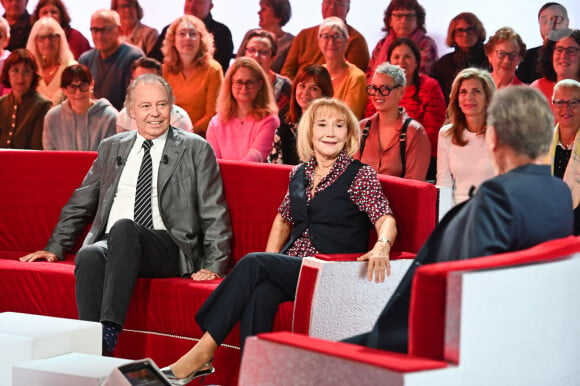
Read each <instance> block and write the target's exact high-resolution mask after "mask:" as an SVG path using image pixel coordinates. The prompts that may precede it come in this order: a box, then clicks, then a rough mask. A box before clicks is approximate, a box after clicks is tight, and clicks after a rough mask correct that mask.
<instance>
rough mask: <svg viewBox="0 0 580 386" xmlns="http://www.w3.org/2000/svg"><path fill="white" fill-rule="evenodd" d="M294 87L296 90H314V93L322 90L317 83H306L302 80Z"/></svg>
mask: <svg viewBox="0 0 580 386" xmlns="http://www.w3.org/2000/svg"><path fill="white" fill-rule="evenodd" d="M296 88H297V89H298V90H301V91H304V90H308V91H310V92H314V93H316V92H322V90H320V87H318V86H317V85H315V84H306V83H304V82H299V83H298V84H297V85H296Z"/></svg>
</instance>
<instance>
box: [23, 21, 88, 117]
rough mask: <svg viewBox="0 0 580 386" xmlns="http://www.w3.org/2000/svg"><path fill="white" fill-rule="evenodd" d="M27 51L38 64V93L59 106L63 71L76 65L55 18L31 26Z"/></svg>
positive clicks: (62, 97)
mask: <svg viewBox="0 0 580 386" xmlns="http://www.w3.org/2000/svg"><path fill="white" fill-rule="evenodd" d="M26 49H27V50H28V51H30V53H31V54H32V56H34V59H35V60H36V63H37V64H38V70H39V75H40V80H39V81H38V88H37V90H38V92H39V93H41V94H42V95H44V96H45V97H46V98H47V99H50V100H51V101H52V104H53V105H55V106H56V105H58V104H59V103H60V102H62V100H63V99H64V94H63V91H62V88H61V81H60V80H61V75H62V72H63V71H64V69H65V68H67V67H68V66H70V65H72V64H75V63H76V62H77V61H76V60H75V59H74V55H73V53H72V52H71V50H70V49H69V47H68V42H67V40H66V36H65V34H64V31H63V29H62V28H61V26H60V24H58V22H57V21H56V20H55V19H53V18H52V17H46V16H45V17H41V18H40V19H38V20H37V21H36V22H34V24H33V25H32V30H31V31H30V36H29V37H28V43H26Z"/></svg>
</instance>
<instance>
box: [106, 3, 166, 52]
mask: <svg viewBox="0 0 580 386" xmlns="http://www.w3.org/2000/svg"><path fill="white" fill-rule="evenodd" d="M111 9H112V10H114V11H117V13H118V14H119V17H120V19H121V27H120V31H121V39H122V40H123V41H124V42H125V43H129V44H132V45H134V46H137V47H139V48H141V50H143V52H144V53H145V54H149V52H151V50H152V49H153V46H154V45H155V42H156V41H157V36H158V35H159V33H158V32H157V30H156V29H155V28H151V27H149V26H146V25H145V24H143V23H141V19H143V8H142V7H141V5H140V4H139V0H111Z"/></svg>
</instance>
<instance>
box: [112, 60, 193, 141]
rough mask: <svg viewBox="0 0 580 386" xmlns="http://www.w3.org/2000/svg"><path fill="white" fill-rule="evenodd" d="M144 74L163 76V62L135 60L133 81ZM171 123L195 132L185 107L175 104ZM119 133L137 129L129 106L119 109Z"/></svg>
mask: <svg viewBox="0 0 580 386" xmlns="http://www.w3.org/2000/svg"><path fill="white" fill-rule="evenodd" d="M143 74H153V75H159V76H161V63H159V62H158V61H157V60H155V59H153V58H147V57H142V58H139V59H137V60H135V61H134V62H133V64H132V65H131V81H133V80H135V79H137V78H138V77H140V76H141V75H143ZM169 124H170V125H171V126H173V127H176V128H178V129H182V130H185V131H189V132H193V123H191V119H190V118H189V114H187V111H185V110H184V109H183V108H181V107H179V106H178V105H176V104H174V105H173V106H172V108H171V114H170V116H169ZM116 130H117V133H122V132H125V131H131V130H137V122H135V120H134V119H132V118H131V117H130V116H129V112H128V111H127V106H125V107H123V109H122V110H121V111H119V117H118V118H117V129H116Z"/></svg>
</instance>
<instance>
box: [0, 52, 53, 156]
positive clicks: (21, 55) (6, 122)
mask: <svg viewBox="0 0 580 386" xmlns="http://www.w3.org/2000/svg"><path fill="white" fill-rule="evenodd" d="M39 79H40V76H39V75H38V66H37V65H36V61H35V60H34V56H32V54H31V53H30V52H28V51H27V50H26V49H24V48H18V49H16V50H14V51H12V53H11V54H10V55H9V56H8V58H7V59H6V61H5V62H4V68H2V78H1V80H2V83H3V84H4V87H6V88H10V89H11V90H10V93H9V94H7V95H4V96H3V97H0V148H12V149H37V150H40V149H42V122H43V120H44V115H45V114H46V112H47V111H48V109H50V107H51V105H52V104H51V103H50V101H49V100H48V99H46V98H45V97H44V96H42V95H41V94H39V93H38V91H36V87H37V86H38V81H39Z"/></svg>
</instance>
